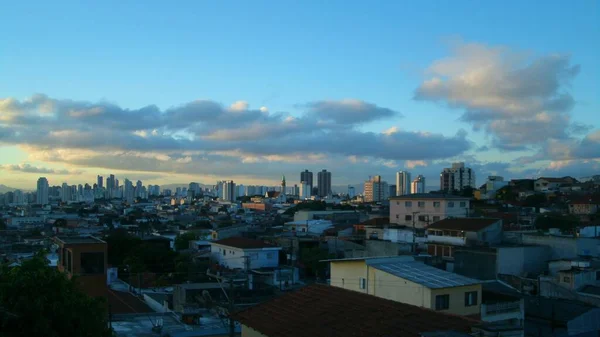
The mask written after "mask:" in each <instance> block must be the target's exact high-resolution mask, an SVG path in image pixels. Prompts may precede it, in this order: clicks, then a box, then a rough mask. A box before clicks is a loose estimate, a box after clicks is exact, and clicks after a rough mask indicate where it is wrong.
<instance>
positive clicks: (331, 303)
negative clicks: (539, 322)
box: [233, 284, 479, 337]
mask: <svg viewBox="0 0 600 337" xmlns="http://www.w3.org/2000/svg"><path fill="white" fill-rule="evenodd" d="M233 318H234V319H235V320H236V321H238V322H240V324H241V326H242V337H281V336H285V337H306V336H310V337H332V336H353V337H373V336H386V337H434V336H438V337H442V336H453V337H463V336H471V335H470V334H467V333H471V332H473V331H476V329H477V328H476V327H475V326H476V325H477V324H478V323H479V322H478V321H476V320H473V319H469V318H466V317H460V316H454V315H447V314H445V313H443V312H436V311H431V310H426V309H422V308H419V307H416V306H412V305H408V304H404V303H399V302H393V301H387V300H384V299H382V298H378V297H376V296H371V295H366V294H362V293H359V292H356V291H350V290H346V289H342V288H338V287H331V286H327V285H322V284H313V285H310V286H306V287H304V288H302V289H300V290H297V291H294V292H288V293H285V294H284V295H282V296H279V297H277V298H275V299H272V300H270V301H267V302H263V303H261V304H258V305H256V306H253V307H251V308H248V309H246V310H243V311H241V312H237V313H235V314H234V316H233ZM444 332H445V333H447V334H445V335H444V334H443V333H444Z"/></svg>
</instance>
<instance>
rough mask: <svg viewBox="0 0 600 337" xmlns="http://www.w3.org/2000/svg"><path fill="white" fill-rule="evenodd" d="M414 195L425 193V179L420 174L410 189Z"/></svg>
mask: <svg viewBox="0 0 600 337" xmlns="http://www.w3.org/2000/svg"><path fill="white" fill-rule="evenodd" d="M410 190H411V192H412V194H415V193H425V177H423V176H422V175H420V174H419V176H417V177H416V178H415V180H413V181H412V183H411V188H410Z"/></svg>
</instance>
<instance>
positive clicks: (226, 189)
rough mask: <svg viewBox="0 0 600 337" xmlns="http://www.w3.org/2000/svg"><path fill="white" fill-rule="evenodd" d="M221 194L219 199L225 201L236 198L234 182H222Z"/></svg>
mask: <svg viewBox="0 0 600 337" xmlns="http://www.w3.org/2000/svg"><path fill="white" fill-rule="evenodd" d="M222 187H223V192H222V193H223V194H222V197H221V199H223V200H227V201H235V200H236V198H237V189H236V188H235V183H234V182H233V180H229V181H225V182H223V184H222Z"/></svg>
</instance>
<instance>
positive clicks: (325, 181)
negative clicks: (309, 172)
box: [317, 170, 331, 198]
mask: <svg viewBox="0 0 600 337" xmlns="http://www.w3.org/2000/svg"><path fill="white" fill-rule="evenodd" d="M317 185H318V188H319V196H320V197H322V198H323V197H326V196H328V195H330V194H331V172H327V170H322V171H321V172H319V173H318V174H317Z"/></svg>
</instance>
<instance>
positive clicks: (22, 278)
mask: <svg viewBox="0 0 600 337" xmlns="http://www.w3.org/2000/svg"><path fill="white" fill-rule="evenodd" d="M107 318H108V315H107V310H106V304H105V302H104V300H103V299H94V298H91V297H89V296H87V295H86V294H84V293H83V292H81V291H80V290H79V289H78V287H77V285H76V284H75V282H74V281H72V280H69V279H67V278H66V276H65V275H64V274H62V273H60V272H59V271H58V270H57V269H56V268H49V267H47V261H46V259H45V257H44V253H38V254H37V255H36V256H35V257H34V258H33V259H31V260H28V261H25V262H23V264H22V265H21V266H19V267H15V268H12V269H8V268H7V267H3V268H2V269H0V335H2V336H11V337H13V336H14V337H17V336H19V337H20V336H23V337H25V336H48V337H62V336H86V337H108V336H111V331H110V329H109V328H108V323H107Z"/></svg>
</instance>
